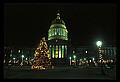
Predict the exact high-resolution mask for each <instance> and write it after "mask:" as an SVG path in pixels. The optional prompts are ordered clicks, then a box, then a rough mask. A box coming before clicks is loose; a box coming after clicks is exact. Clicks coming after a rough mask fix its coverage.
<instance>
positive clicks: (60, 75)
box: [4, 66, 116, 80]
mask: <svg viewBox="0 0 120 82" xmlns="http://www.w3.org/2000/svg"><path fill="white" fill-rule="evenodd" d="M104 71H105V74H106V75H101V69H100V68H99V67H76V68H75V67H73V66H66V67H54V69H49V70H32V69H31V68H30V67H10V68H9V69H8V67H4V79H105V80H106V79H107V80H116V68H114V69H104Z"/></svg>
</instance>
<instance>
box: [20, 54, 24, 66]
mask: <svg viewBox="0 0 120 82" xmlns="http://www.w3.org/2000/svg"><path fill="white" fill-rule="evenodd" d="M23 58H24V55H22V62H21V64H20V65H21V66H22V65H23Z"/></svg>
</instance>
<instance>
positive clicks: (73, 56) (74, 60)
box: [73, 55, 76, 67]
mask: <svg viewBox="0 0 120 82" xmlns="http://www.w3.org/2000/svg"><path fill="white" fill-rule="evenodd" d="M73 58H74V65H75V67H76V56H75V55H74V56H73Z"/></svg>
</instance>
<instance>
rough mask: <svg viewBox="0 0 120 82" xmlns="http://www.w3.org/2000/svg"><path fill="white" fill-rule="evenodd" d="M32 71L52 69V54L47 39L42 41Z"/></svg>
mask: <svg viewBox="0 0 120 82" xmlns="http://www.w3.org/2000/svg"><path fill="white" fill-rule="evenodd" d="M32 69H38V70H41V69H51V59H50V52H49V49H48V46H47V43H46V40H45V37H43V38H42V40H40V44H39V45H38V47H37V49H36V50H35V53H34V58H33V63H32Z"/></svg>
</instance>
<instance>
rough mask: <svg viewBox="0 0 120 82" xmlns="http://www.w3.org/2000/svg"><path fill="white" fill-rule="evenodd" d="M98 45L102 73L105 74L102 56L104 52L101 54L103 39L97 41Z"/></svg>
mask: <svg viewBox="0 0 120 82" xmlns="http://www.w3.org/2000/svg"><path fill="white" fill-rule="evenodd" d="M96 45H97V47H98V51H99V53H98V55H99V59H100V62H101V74H102V75H105V72H104V66H103V58H102V54H101V46H102V41H97V42H96Z"/></svg>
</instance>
